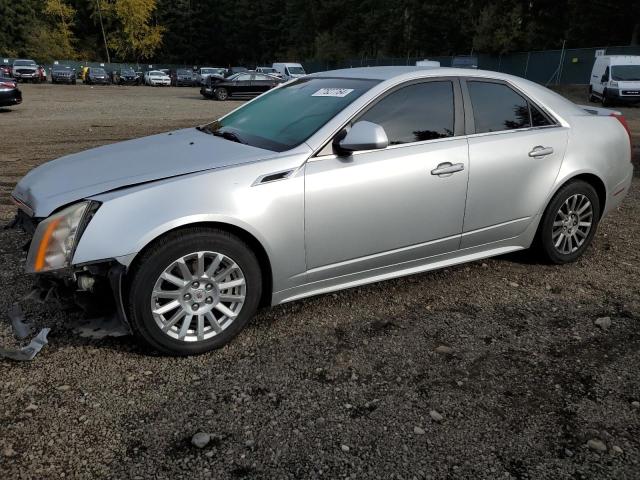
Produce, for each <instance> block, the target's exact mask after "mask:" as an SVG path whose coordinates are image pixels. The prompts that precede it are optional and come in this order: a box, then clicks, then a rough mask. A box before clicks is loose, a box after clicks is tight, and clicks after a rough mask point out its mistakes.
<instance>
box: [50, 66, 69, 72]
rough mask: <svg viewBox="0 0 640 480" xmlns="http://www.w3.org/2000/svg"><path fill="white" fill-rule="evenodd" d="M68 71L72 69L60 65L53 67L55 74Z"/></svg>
mask: <svg viewBox="0 0 640 480" xmlns="http://www.w3.org/2000/svg"><path fill="white" fill-rule="evenodd" d="M67 70H71V67H67V66H66V65H59V66H56V67H53V71H54V72H66V71H67Z"/></svg>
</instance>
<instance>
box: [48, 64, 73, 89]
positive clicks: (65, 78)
mask: <svg viewBox="0 0 640 480" xmlns="http://www.w3.org/2000/svg"><path fill="white" fill-rule="evenodd" d="M51 83H69V84H71V85H75V84H76V71H75V70H74V69H73V68H72V67H70V66H69V65H54V66H53V67H51Z"/></svg>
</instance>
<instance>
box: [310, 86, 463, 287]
mask: <svg viewBox="0 0 640 480" xmlns="http://www.w3.org/2000/svg"><path fill="white" fill-rule="evenodd" d="M458 93H459V84H458V82H457V80H451V79H449V80H442V81H440V80H438V81H423V82H421V83H413V84H410V85H407V86H404V87H402V88H399V89H397V90H395V91H393V92H391V93H389V94H388V95H386V96H385V97H384V98H382V99H381V100H379V101H378V102H377V103H376V104H374V105H373V106H372V107H371V108H370V109H368V110H367V111H365V113H364V114H363V115H361V116H360V117H359V118H357V119H356V120H355V121H358V120H367V121H370V122H373V123H377V124H378V125H381V126H382V127H383V128H384V129H385V132H386V134H387V137H388V138H389V142H390V145H389V147H387V148H386V149H383V150H375V151H365V152H356V153H354V154H352V155H349V156H337V155H335V154H330V155H326V156H319V157H316V158H314V159H312V160H311V161H309V162H308V163H307V165H306V167H305V168H306V170H305V236H306V250H307V268H308V275H309V278H308V279H309V281H317V280H323V279H327V278H333V277H336V276H340V275H346V274H349V273H356V272H361V271H363V270H369V269H374V268H379V267H384V266H388V265H393V264H397V263H401V262H406V261H411V260H416V259H421V258H426V257H430V256H432V255H437V254H442V253H446V252H450V251H453V250H455V249H457V248H458V245H459V241H460V234H461V231H462V222H463V216H464V205H465V197H466V190H467V177H468V172H469V169H468V150H467V140H466V139H465V138H464V137H457V136H456V133H461V129H462V124H463V119H462V109H461V104H460V103H461V102H460V98H461V97H460V95H459V94H458ZM456 107H458V110H457V112H456ZM456 113H457V115H456ZM451 166H453V169H451ZM446 167H449V169H450V170H455V172H454V173H445V174H442V173H440V172H442V168H446Z"/></svg>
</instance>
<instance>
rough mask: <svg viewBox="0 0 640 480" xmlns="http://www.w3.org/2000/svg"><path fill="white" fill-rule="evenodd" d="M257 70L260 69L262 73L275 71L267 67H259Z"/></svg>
mask: <svg viewBox="0 0 640 480" xmlns="http://www.w3.org/2000/svg"><path fill="white" fill-rule="evenodd" d="M258 70H260V71H261V72H262V73H273V72H275V71H276V70H275V69H274V68H269V67H260V68H259V69H258Z"/></svg>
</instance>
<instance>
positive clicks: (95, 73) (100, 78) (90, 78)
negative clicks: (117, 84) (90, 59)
mask: <svg viewBox="0 0 640 480" xmlns="http://www.w3.org/2000/svg"><path fill="white" fill-rule="evenodd" d="M84 83H86V84H88V85H96V84H99V85H109V75H107V72H106V71H105V69H104V68H102V67H90V68H89V70H87V74H86V76H85V78H84Z"/></svg>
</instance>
